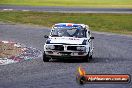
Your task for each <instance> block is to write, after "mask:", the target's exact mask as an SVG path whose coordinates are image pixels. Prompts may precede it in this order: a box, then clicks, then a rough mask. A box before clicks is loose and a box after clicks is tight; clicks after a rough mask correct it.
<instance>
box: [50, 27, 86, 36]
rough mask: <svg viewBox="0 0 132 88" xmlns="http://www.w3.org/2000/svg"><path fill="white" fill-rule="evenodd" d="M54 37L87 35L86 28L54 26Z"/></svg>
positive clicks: (52, 32)
mask: <svg viewBox="0 0 132 88" xmlns="http://www.w3.org/2000/svg"><path fill="white" fill-rule="evenodd" d="M51 36H52V37H62V36H64V37H77V38H83V37H86V30H85V29H83V28H65V27H62V28H61V27H54V28H53V29H52V31H51Z"/></svg>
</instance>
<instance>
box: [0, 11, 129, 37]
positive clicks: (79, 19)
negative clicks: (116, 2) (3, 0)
mask: <svg viewBox="0 0 132 88" xmlns="http://www.w3.org/2000/svg"><path fill="white" fill-rule="evenodd" d="M0 21H2V22H15V23H23V24H35V25H42V26H47V27H51V26H52V25H53V24H55V23H60V22H72V23H84V24H88V25H89V26H90V29H92V30H94V31H101V32H113V33H121V34H130V35H132V14H88V13H48V12H19V11H14V12H10V11H9V12H7V11H3V12H2V11H1V12H0Z"/></svg>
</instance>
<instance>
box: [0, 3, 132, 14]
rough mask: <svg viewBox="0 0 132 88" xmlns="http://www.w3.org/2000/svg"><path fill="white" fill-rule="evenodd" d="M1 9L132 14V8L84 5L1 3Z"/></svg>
mask: <svg viewBox="0 0 132 88" xmlns="http://www.w3.org/2000/svg"><path fill="white" fill-rule="evenodd" d="M0 10H22V11H41V12H63V13H126V14H132V8H84V7H82V8H81V7H53V6H52V7H48V6H36V7H35V6H13V5H10V6H6V5H0Z"/></svg>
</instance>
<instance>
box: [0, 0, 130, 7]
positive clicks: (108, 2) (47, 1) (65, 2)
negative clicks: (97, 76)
mask: <svg viewBox="0 0 132 88" xmlns="http://www.w3.org/2000/svg"><path fill="white" fill-rule="evenodd" d="M0 4H5V5H28V6H77V7H78V6H79V7H113V8H115V7H116V8H119V7H122V8H132V0H0Z"/></svg>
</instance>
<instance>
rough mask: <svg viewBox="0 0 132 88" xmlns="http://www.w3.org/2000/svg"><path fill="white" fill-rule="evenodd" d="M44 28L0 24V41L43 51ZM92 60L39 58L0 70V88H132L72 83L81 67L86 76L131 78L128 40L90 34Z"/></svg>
mask: <svg viewBox="0 0 132 88" xmlns="http://www.w3.org/2000/svg"><path fill="white" fill-rule="evenodd" d="M45 34H49V29H48V28H46V27H38V26H31V25H30V26H29V25H21V24H5V23H0V40H13V41H16V42H20V43H22V44H25V45H27V46H29V47H34V48H37V49H39V50H41V51H43V44H44V43H45V39H44V37H43V36H44V35H45ZM93 36H94V37H95V40H94V47H95V49H94V57H93V58H94V59H93V60H92V61H91V62H80V61H79V60H77V61H76V60H64V61H60V60H55V61H51V62H47V63H44V62H43V61H42V57H41V58H36V59H33V60H30V61H23V62H20V63H13V64H9V65H4V66H0V88H132V83H130V84H86V85H84V86H80V85H78V84H77V83H76V75H75V74H76V71H77V68H78V66H80V65H82V66H83V67H84V69H86V71H87V73H88V74H130V75H132V69H131V67H132V36H124V35H115V34H101V33H93Z"/></svg>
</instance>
